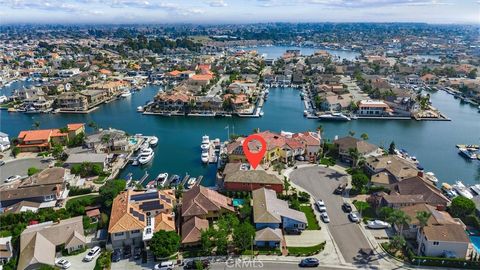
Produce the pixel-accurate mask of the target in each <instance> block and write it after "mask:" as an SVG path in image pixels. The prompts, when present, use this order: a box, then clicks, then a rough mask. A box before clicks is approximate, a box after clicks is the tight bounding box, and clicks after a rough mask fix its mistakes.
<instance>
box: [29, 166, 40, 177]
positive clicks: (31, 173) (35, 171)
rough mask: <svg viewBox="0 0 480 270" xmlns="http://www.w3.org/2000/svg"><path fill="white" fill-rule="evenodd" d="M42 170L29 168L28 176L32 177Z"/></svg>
mask: <svg viewBox="0 0 480 270" xmlns="http://www.w3.org/2000/svg"><path fill="white" fill-rule="evenodd" d="M40 171H42V170H40V169H39V168H35V167H30V168H28V176H32V175H34V174H36V173H38V172H40Z"/></svg>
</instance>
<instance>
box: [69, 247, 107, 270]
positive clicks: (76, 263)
mask: <svg viewBox="0 0 480 270" xmlns="http://www.w3.org/2000/svg"><path fill="white" fill-rule="evenodd" d="M87 252H88V249H87V251H85V252H83V253H80V254H78V255H74V256H66V257H61V258H63V259H66V260H67V261H69V262H70V263H71V264H72V266H71V267H70V268H69V270H83V269H93V268H95V263H96V261H97V258H98V257H97V258H95V259H93V260H92V261H90V262H84V261H83V258H84V257H85V255H86V254H87Z"/></svg>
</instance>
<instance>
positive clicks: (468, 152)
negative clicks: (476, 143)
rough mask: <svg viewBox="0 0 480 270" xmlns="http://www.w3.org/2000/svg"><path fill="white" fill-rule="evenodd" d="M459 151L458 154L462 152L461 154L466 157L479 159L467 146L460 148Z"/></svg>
mask: <svg viewBox="0 0 480 270" xmlns="http://www.w3.org/2000/svg"><path fill="white" fill-rule="evenodd" d="M458 151H459V152H458V154H460V155H461V156H464V157H465V158H468V159H477V155H476V154H475V153H474V152H472V151H469V150H468V149H466V148H459V149H458Z"/></svg>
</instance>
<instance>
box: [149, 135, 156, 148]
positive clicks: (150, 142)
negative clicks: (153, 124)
mask: <svg viewBox="0 0 480 270" xmlns="http://www.w3.org/2000/svg"><path fill="white" fill-rule="evenodd" d="M148 143H149V144H150V146H151V147H154V146H156V145H157V144H158V137H157V136H152V137H151V138H150V140H148Z"/></svg>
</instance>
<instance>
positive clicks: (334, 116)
mask: <svg viewBox="0 0 480 270" xmlns="http://www.w3.org/2000/svg"><path fill="white" fill-rule="evenodd" d="M318 118H319V119H320V120H329V121H350V120H351V119H350V117H348V116H346V115H344V114H343V113H325V114H321V115H319V116H318Z"/></svg>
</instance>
